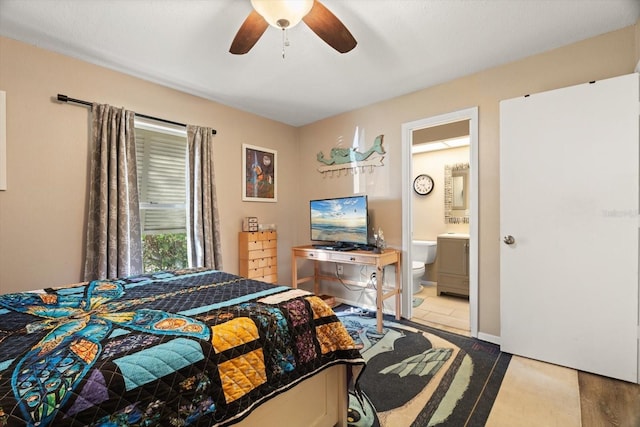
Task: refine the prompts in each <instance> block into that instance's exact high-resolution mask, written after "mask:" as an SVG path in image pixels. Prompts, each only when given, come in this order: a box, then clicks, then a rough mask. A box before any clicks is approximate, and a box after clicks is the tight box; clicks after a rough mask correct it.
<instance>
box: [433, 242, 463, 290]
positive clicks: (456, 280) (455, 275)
mask: <svg viewBox="0 0 640 427" xmlns="http://www.w3.org/2000/svg"><path fill="white" fill-rule="evenodd" d="M437 289H438V295H441V294H442V293H449V294H455V295H462V296H466V297H468V296H469V235H468V234H462V233H449V234H440V235H439V236H438V287H437Z"/></svg>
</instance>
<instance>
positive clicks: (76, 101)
mask: <svg viewBox="0 0 640 427" xmlns="http://www.w3.org/2000/svg"><path fill="white" fill-rule="evenodd" d="M58 101H60V102H73V103H74V104H81V105H86V106H88V107H91V106H92V105H93V102H89V101H83V100H82V99H75V98H69V97H68V96H67V95H62V94H60V93H59V94H58ZM136 116H138V117H142V118H144V119H150V120H156V121H158V122H162V123H168V124H170V125H176V126H182V127H187V125H185V124H184V123H179V122H174V121H171V120H166V119H160V118H158V117H153V116H147V115H146V114H140V113H136ZM217 133H218V132H217V131H216V130H215V129H211V134H212V135H215V134H217Z"/></svg>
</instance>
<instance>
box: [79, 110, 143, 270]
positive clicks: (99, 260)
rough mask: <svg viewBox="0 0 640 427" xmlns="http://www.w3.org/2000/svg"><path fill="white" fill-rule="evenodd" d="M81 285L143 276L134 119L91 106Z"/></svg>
mask: <svg viewBox="0 0 640 427" xmlns="http://www.w3.org/2000/svg"><path fill="white" fill-rule="evenodd" d="M91 112H92V129H91V139H92V141H91V142H92V147H91V150H92V155H91V181H90V188H89V214H88V224H87V236H86V258H85V272H84V278H85V280H95V279H105V278H116V277H125V276H131V275H135V274H140V273H142V241H141V237H140V213H139V203H138V182H137V181H138V179H137V169H136V155H135V153H136V151H135V129H134V118H135V113H134V112H132V111H126V110H124V109H123V108H120V109H118V108H114V107H111V106H109V105H102V104H93V106H92V108H91Z"/></svg>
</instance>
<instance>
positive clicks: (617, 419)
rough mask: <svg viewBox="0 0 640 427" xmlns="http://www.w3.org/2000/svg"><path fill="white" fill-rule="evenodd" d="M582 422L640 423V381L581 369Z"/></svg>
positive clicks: (622, 425)
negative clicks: (631, 381)
mask: <svg viewBox="0 0 640 427" xmlns="http://www.w3.org/2000/svg"><path fill="white" fill-rule="evenodd" d="M578 387H579V389H580V410H581V413H582V425H583V426H584V427H588V426H616V427H627V426H628V427H638V426H640V385H638V384H631V383H626V382H623V381H617V380H614V379H611V378H606V377H601V376H599V375H594V374H589V373H586V372H578Z"/></svg>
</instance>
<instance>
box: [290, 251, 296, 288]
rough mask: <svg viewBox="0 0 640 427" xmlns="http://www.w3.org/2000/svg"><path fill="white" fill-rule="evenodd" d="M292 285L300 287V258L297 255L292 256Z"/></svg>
mask: <svg viewBox="0 0 640 427" xmlns="http://www.w3.org/2000/svg"><path fill="white" fill-rule="evenodd" d="M291 287H292V288H294V289H296V288H297V287H298V258H297V257H296V256H295V255H293V256H292V257H291Z"/></svg>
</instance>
